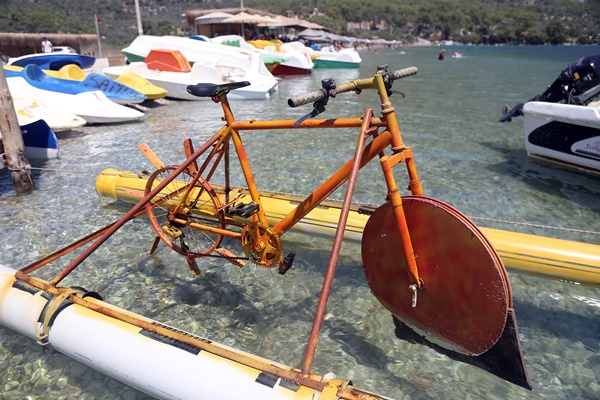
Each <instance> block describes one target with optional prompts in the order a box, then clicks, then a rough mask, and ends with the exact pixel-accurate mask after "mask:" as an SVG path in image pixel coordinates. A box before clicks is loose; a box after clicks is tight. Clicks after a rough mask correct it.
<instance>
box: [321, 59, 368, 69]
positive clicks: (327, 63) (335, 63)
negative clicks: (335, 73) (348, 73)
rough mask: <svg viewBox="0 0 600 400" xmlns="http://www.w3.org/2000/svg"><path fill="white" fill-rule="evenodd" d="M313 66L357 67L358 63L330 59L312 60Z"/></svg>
mask: <svg viewBox="0 0 600 400" xmlns="http://www.w3.org/2000/svg"><path fill="white" fill-rule="evenodd" d="M313 64H315V68H358V67H359V66H360V63H356V62H345V61H332V60H319V59H315V60H313Z"/></svg>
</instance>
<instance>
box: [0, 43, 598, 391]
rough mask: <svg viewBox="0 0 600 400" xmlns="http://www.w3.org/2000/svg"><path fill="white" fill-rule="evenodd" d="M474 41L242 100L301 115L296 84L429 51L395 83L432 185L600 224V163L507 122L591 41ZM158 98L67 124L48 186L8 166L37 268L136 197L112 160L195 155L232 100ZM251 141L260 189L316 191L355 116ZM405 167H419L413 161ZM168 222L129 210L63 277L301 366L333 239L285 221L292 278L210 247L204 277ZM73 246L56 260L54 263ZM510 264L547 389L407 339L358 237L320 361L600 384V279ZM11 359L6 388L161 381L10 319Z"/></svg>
mask: <svg viewBox="0 0 600 400" xmlns="http://www.w3.org/2000/svg"><path fill="white" fill-rule="evenodd" d="M458 50H459V51H461V52H462V53H463V54H464V55H465V57H464V58H462V59H452V58H448V59H447V60H445V61H442V62H440V61H438V60H437V53H438V51H439V49H437V48H433V47H432V48H407V49H405V51H406V54H403V55H399V54H397V53H396V52H395V51H392V50H380V51H379V53H378V54H373V53H368V54H367V53H363V54H362V57H363V60H364V62H363V65H362V66H361V68H360V70H356V69H351V70H329V71H328V70H315V71H314V73H313V74H312V76H310V77H298V78H291V79H284V80H282V81H281V82H280V89H279V91H278V92H277V93H275V94H274V95H273V97H272V98H271V99H270V100H267V101H248V102H236V103H235V104H234V105H233V109H234V112H235V115H236V116H237V118H238V119H248V118H256V119H272V118H283V119H297V118H299V117H301V116H302V115H304V114H306V113H308V112H309V111H310V107H300V108H297V109H290V108H289V107H287V104H286V99H287V98H288V97H289V96H290V95H293V94H300V93H303V92H309V91H314V90H316V89H318V88H319V87H320V81H321V80H322V79H324V78H329V77H333V78H335V79H336V81H337V82H338V83H343V82H345V81H348V80H352V79H356V78H359V77H365V76H368V75H372V74H373V73H375V68H376V66H377V65H380V64H384V63H388V64H389V65H390V68H391V69H399V68H403V67H408V66H411V65H415V66H417V67H419V74H418V75H417V76H416V77H413V78H409V79H406V80H403V81H401V82H399V84H398V85H395V88H396V89H398V90H402V91H403V92H405V93H406V98H405V99H402V98H401V97H400V95H394V96H393V97H392V100H393V101H394V104H395V106H396V109H397V111H398V115H399V120H400V123H401V128H402V134H403V138H404V141H405V143H406V144H407V145H409V146H411V147H413V149H414V153H415V159H416V163H417V167H418V170H419V174H420V177H421V179H422V181H423V185H424V188H425V191H426V194H427V195H430V196H433V197H436V198H439V199H440V200H443V201H446V202H448V203H450V204H452V205H453V206H455V207H457V208H458V209H460V210H461V211H463V212H464V213H465V214H467V215H470V216H474V217H486V218H497V219H503V220H508V221H515V222H531V223H536V224H539V225H546V226H556V227H563V228H572V229H580V230H585V231H595V232H597V231H599V230H600V225H599V224H598V214H600V200H599V199H600V178H598V177H590V176H586V175H582V174H580V173H577V172H573V171H566V170H563V169H560V168H558V167H555V166H548V165H544V164H542V163H539V162H537V161H534V160H528V159H527V157H526V155H525V152H524V138H523V122H522V120H519V119H515V120H514V121H513V122H512V123H510V124H500V123H498V122H497V119H498V118H499V116H500V110H501V109H502V106H503V105H504V104H509V105H511V106H512V105H514V104H516V103H518V102H522V101H524V100H527V99H529V98H530V97H532V96H533V95H535V94H537V93H539V92H541V91H543V90H544V89H545V87H546V86H547V85H548V84H549V83H550V82H552V81H553V80H554V78H555V77H556V76H557V75H558V74H559V72H560V71H561V70H562V69H563V68H564V67H565V66H566V65H567V64H568V63H569V62H571V61H573V60H574V59H576V58H578V57H580V56H581V55H584V54H586V53H588V52H590V50H593V49H592V48H582V47H569V48H551V47H544V48H510V47H506V48H479V47H477V48H471V47H461V48H459V49H458ZM592 52H593V51H592ZM375 99H376V98H375V94H374V93H369V92H365V93H362V94H361V95H358V96H357V95H356V94H352V93H348V94H344V95H340V96H338V97H337V98H335V99H333V100H331V101H330V102H329V104H328V106H327V111H326V112H325V114H324V116H325V117H333V116H336V115H341V116H356V115H359V114H361V113H362V112H363V111H364V109H365V108H366V107H377V105H376V104H375V103H374V101H375ZM158 104H159V105H155V106H153V107H152V108H150V109H148V110H147V111H146V115H145V118H144V121H142V122H138V123H131V124H123V125H115V126H90V127H83V128H81V129H79V130H78V131H75V132H71V133H68V134H66V135H64V134H59V139H60V146H61V154H62V158H61V159H59V160H50V161H46V162H34V163H33V166H34V167H35V168H37V169H35V170H34V173H33V175H34V179H35V181H36V188H37V189H36V191H35V192H34V193H32V194H29V195H21V196H16V195H15V194H14V193H13V192H12V184H11V181H10V178H9V175H8V172H7V171H6V170H3V171H1V172H0V226H2V228H3V235H2V237H1V239H0V241H1V242H0V249H1V250H0V254H1V255H2V257H1V259H0V262H1V263H3V264H5V265H8V266H11V267H14V268H20V267H23V266H25V265H27V264H28V263H30V262H32V261H34V260H36V259H38V258H40V257H41V256H44V255H46V254H48V253H49V252H51V251H53V250H56V249H57V248H59V247H61V246H64V245H66V244H68V243H70V242H71V241H72V240H73V239H74V238H78V237H82V236H84V235H85V234H87V233H90V232H92V231H94V230H96V229H98V228H100V227H102V226H104V225H106V224H108V223H110V222H112V221H114V220H115V219H116V218H118V216H119V215H122V214H123V213H124V212H126V211H127V210H128V209H129V207H130V205H126V204H120V203H117V202H114V201H111V200H108V199H101V198H99V197H98V196H97V194H96V193H95V188H94V182H95V179H96V177H97V175H98V174H99V173H100V172H101V171H102V170H104V169H105V168H109V167H114V168H118V169H121V170H129V171H133V172H140V171H142V170H144V169H146V170H152V166H151V165H150V163H149V162H148V161H147V160H146V159H145V158H144V157H143V156H142V155H141V153H140V152H139V151H138V150H137V148H136V147H137V145H138V144H140V143H147V144H148V145H149V146H150V147H151V148H152V149H154V150H155V151H156V153H157V154H158V155H159V156H160V157H161V158H162V159H163V161H164V162H165V163H167V164H177V163H181V162H182V161H183V159H184V155H183V150H182V141H183V140H184V139H185V138H187V137H192V138H193V139H194V142H195V144H196V147H197V146H198V145H199V144H200V143H202V141H203V140H204V139H206V138H207V137H209V136H210V135H212V133H213V132H214V131H215V130H216V129H218V127H219V126H220V125H221V121H220V120H219V118H220V115H221V114H220V109H219V107H218V105H216V104H213V103H211V102H177V101H169V100H166V101H162V102H160V103H158ZM378 112H379V110H378V109H377V108H376V109H375V113H378ZM243 140H244V143H245V144H246V145H247V147H248V155H249V158H250V162H251V165H252V168H253V170H255V172H256V180H257V183H258V185H259V187H260V188H262V189H265V190H275V191H281V192H291V193H308V192H309V191H310V190H311V189H312V188H314V187H315V185H317V184H319V183H321V182H323V181H324V180H325V179H326V178H327V177H328V176H329V175H330V174H331V173H332V172H333V171H335V170H336V169H337V168H339V166H340V165H342V164H343V163H344V162H345V161H346V160H347V159H348V158H349V157H351V156H352V154H353V152H354V146H355V145H356V132H355V131H352V130H350V131H349V130H328V131H318V130H306V131H305V130H288V131H277V132H275V131H272V132H246V133H244V134H243ZM379 176H380V168H379V166H378V165H376V163H375V164H374V165H369V166H368V167H367V168H366V169H365V170H363V171H361V172H360V174H359V181H358V185H357V191H356V200H357V201H360V202H367V203H371V204H380V203H382V202H383V197H384V195H385V192H386V190H385V186H384V184H383V182H382V180H381V179H380V178H379ZM238 179H239V178H238ZM398 179H399V180H400V181H404V180H405V179H406V177H405V173H404V171H402V168H399V172H398ZM238 183H239V182H238ZM334 197H336V198H338V199H339V198H341V197H342V194H338V193H336V194H334ZM482 225H485V226H489V227H493V228H499V229H507V230H517V231H521V232H526V233H535V234H538V235H545V236H552V237H558V238H563V239H570V240H580V241H585V242H589V243H595V244H600V239H599V236H598V235H595V234H589V233H580V232H566V231H556V230H548V229H541V228H537V227H528V226H520V225H512V224H497V223H493V224H492V223H488V222H485V224H484V223H483V222H482ZM153 239H154V235H153V233H152V231H151V229H150V227H149V225H148V223H147V221H146V220H144V219H141V220H139V221H134V222H132V223H129V224H127V225H126V226H125V227H124V228H123V229H122V231H120V232H118V233H117V234H116V235H115V236H114V237H113V238H111V239H110V240H109V242H108V243H107V244H106V245H105V246H103V248H101V249H100V250H99V251H98V252H97V254H95V255H93V256H92V257H90V259H89V260H88V261H86V262H84V263H83V264H82V266H80V267H79V269H78V270H76V272H75V273H74V274H73V276H72V277H69V278H68V279H67V280H66V281H65V284H69V285H78V286H84V287H86V288H87V289H89V290H94V291H97V292H99V293H101V294H102V296H103V297H104V299H105V300H107V301H108V302H110V303H112V304H116V305H118V306H120V307H123V308H125V309H128V310H132V311H134V312H136V313H139V314H142V315H145V316H148V317H150V318H154V319H156V320H158V321H161V322H164V323H167V324H170V325H174V326H177V327H179V328H181V329H184V330H187V331H190V332H193V333H195V334H198V335H201V336H206V337H208V338H211V339H214V340H216V341H219V342H221V343H224V344H226V345H230V346H233V347H236V348H239V349H242V350H245V351H249V352H251V353H255V354H258V355H260V356H263V357H265V358H268V359H272V360H274V361H278V362H281V363H284V364H288V365H292V366H296V367H297V366H299V365H300V363H301V360H302V356H303V354H304V343H305V342H306V339H307V337H308V334H309V332H310V326H311V323H312V315H313V313H314V310H315V308H316V302H317V299H318V293H319V291H320V287H321V285H322V281H323V275H324V271H325V267H326V265H327V260H328V257H329V252H330V249H331V240H330V239H323V238H317V237H309V236H306V235H300V234H295V233H288V234H286V235H285V237H284V248H285V252H286V253H287V252H294V253H296V260H295V263H294V267H293V268H292V269H291V270H290V271H289V272H288V273H287V274H286V275H285V276H283V277H282V276H280V275H279V274H278V273H277V272H276V271H275V270H265V269H262V268H259V267H255V266H252V265H248V266H246V267H245V268H243V269H242V270H237V269H236V268H235V267H233V266H231V265H229V264H228V263H222V262H220V261H219V260H218V259H207V260H202V263H201V269H202V271H203V275H202V276H201V277H200V278H197V279H193V278H192V277H191V276H190V274H189V270H188V268H187V265H186V263H185V260H182V259H181V257H178V256H176V255H175V254H171V253H170V252H168V251H167V249H166V248H165V247H164V246H161V248H160V249H159V251H158V252H157V253H156V254H154V255H152V256H150V255H149V254H148V251H149V248H150V245H151V243H152V241H153ZM232 246H233V244H232V245H231V246H230V247H232ZM67 262H68V261H67V260H63V261H60V262H58V263H57V265H56V266H54V267H53V271H49V272H44V273H42V274H40V276H42V277H45V276H46V275H47V276H51V274H50V272H55V271H56V270H57V269H58V268H64V266H65V265H66V263H67ZM509 277H510V280H511V284H512V289H513V295H514V303H515V309H516V315H517V320H518V323H519V328H520V336H521V340H522V345H523V351H524V354H525V361H526V363H527V367H528V371H529V374H530V377H531V381H532V383H533V386H534V391H533V392H528V391H525V390H522V389H520V388H517V387H515V386H513V385H511V384H508V383H506V382H504V381H502V380H500V379H498V378H496V377H494V376H491V375H490V374H487V373H485V372H483V371H481V370H478V369H476V368H474V367H471V366H468V365H465V364H461V363H458V362H455V361H452V360H450V359H448V358H447V357H445V356H441V355H439V354H438V353H436V352H435V351H433V350H431V349H429V348H425V347H424V346H420V345H417V344H411V343H406V342H402V341H399V340H397V339H396V338H395V336H394V326H393V322H392V319H391V316H390V315H389V313H388V312H386V310H385V309H384V308H383V307H382V306H381V305H380V304H379V303H378V302H377V300H376V299H375V298H374V297H373V296H372V295H371V294H370V291H369V288H368V285H367V283H366V281H365V278H364V274H363V272H362V265H361V256H360V246H359V245H358V244H355V243H347V244H344V246H343V249H342V255H341V257H340V260H339V266H338V268H337V273H336V279H335V281H334V286H333V290H332V293H331V297H330V301H329V303H328V309H327V310H328V311H327V318H326V321H325V325H324V327H323V331H322V335H321V339H320V341H319V346H318V349H317V358H316V359H315V362H314V371H315V372H317V373H320V374H324V373H326V372H328V371H330V370H333V371H334V372H336V374H337V375H338V376H339V377H341V378H347V379H352V380H353V382H354V383H355V384H356V385H357V386H359V387H364V388H367V389H371V390H373V391H377V392H380V393H382V394H384V395H387V396H390V397H392V398H435V399H439V398H444V399H464V398H472V399H479V398H497V399H507V398H509V399H513V398H515V399H523V398H526V399H528V398H531V399H534V398H542V397H543V398H551V399H573V398H590V399H592V398H599V397H600V386H599V385H598V382H599V381H600V369H599V368H598V365H600V354H599V348H600V336H599V335H598V332H600V312H599V308H598V301H600V300H599V299H600V295H599V293H598V289H595V288H588V287H582V286H578V285H570V284H564V283H560V282H554V281H548V280H544V279H539V278H535V277H528V276H519V275H516V274H512V273H510V274H509ZM0 369H1V370H2V371H3V373H2V374H0V392H2V394H0V398H6V399H8V398H23V397H26V396H31V397H33V398H35V397H39V398H67V397H69V396H77V397H87V398H111V399H115V398H116V399H118V398H127V399H142V398H144V397H145V396H144V395H143V394H142V393H140V392H137V391H135V390H133V389H131V388H128V387H126V386H124V385H122V384H120V383H118V382H116V381H114V380H112V379H110V378H107V377H105V376H103V375H102V374H100V373H97V372H95V371H93V370H91V369H88V368H87V367H84V366H82V365H81V364H79V363H77V362H74V361H71V360H69V359H67V358H66V357H63V356H62V355H60V354H57V353H52V354H45V355H44V354H41V350H40V348H39V347H38V346H37V345H36V344H35V343H34V342H33V341H30V340H28V339H24V338H23V337H20V336H19V335H16V334H14V333H13V332H11V331H9V330H8V329H5V328H0Z"/></svg>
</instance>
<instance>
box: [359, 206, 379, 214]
mask: <svg viewBox="0 0 600 400" xmlns="http://www.w3.org/2000/svg"><path fill="white" fill-rule="evenodd" d="M375 210H376V208H375V207H369V206H360V207H358V213H359V214H364V215H371V214H373V213H374V212H375Z"/></svg>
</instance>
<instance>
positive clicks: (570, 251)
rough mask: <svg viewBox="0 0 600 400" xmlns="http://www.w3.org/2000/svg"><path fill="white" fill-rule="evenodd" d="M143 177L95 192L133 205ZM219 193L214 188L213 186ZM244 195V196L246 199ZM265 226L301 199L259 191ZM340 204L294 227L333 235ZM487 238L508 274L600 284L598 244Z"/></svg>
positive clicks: (360, 219)
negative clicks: (265, 221)
mask: <svg viewBox="0 0 600 400" xmlns="http://www.w3.org/2000/svg"><path fill="white" fill-rule="evenodd" d="M147 178H148V176H147V175H143V174H135V173H133V172H129V171H119V170H116V169H113V168H109V169H106V170H104V171H102V172H101V173H100V175H99V176H98V178H97V180H96V191H97V192H98V194H99V195H100V196H104V197H111V198H115V199H119V200H123V201H127V202H132V203H137V202H138V201H139V200H140V199H141V198H142V197H144V189H145V187H146V182H147ZM215 189H216V190H217V193H218V188H217V187H215ZM237 190H238V191H239V195H240V196H242V197H241V198H240V201H241V202H244V201H250V197H249V194H247V193H245V191H244V190H243V189H237ZM243 196H247V197H248V198H245V197H243ZM261 197H262V202H263V205H264V207H265V212H266V214H267V218H268V219H269V223H273V224H275V223H276V222H278V221H279V220H280V219H281V218H283V216H285V215H286V214H287V213H289V212H290V211H291V210H292V209H293V208H294V207H295V206H296V205H297V204H298V201H299V200H300V198H299V197H294V196H289V195H281V194H268V193H261ZM340 208H341V205H340V204H337V203H333V202H328V203H324V204H323V205H322V206H319V207H317V208H315V209H314V210H312V211H311V212H310V213H309V214H308V215H307V216H306V217H305V218H304V219H303V220H302V221H300V223H298V224H296V225H295V226H294V228H293V229H295V230H296V231H299V232H304V233H308V234H312V235H320V236H327V237H330V236H333V235H334V234H335V231H336V228H337V223H338V221H339V216H340V215H339V214H340ZM368 218H369V215H366V214H364V213H361V208H360V207H353V208H352V209H351V211H350V215H349V217H348V222H347V224H346V230H345V233H344V239H346V240H351V241H356V242H360V240H361V238H362V232H363V229H364V226H365V224H366V222H367V220H368ZM480 229H481V231H482V232H483V233H484V234H485V235H486V236H487V237H488V239H489V240H490V242H491V243H492V245H493V246H494V248H495V249H496V251H497V252H498V254H499V255H500V257H501V258H502V261H503V262H504V265H505V266H506V268H507V269H508V270H509V271H513V272H518V273H523V274H528V275H536V276H541V277H545V278H551V279H558V280H563V281H567V282H574V283H579V284H582V285H591V286H600V246H599V245H593V244H587V243H580V242H574V241H569V240H562V239H555V238H549V237H543V236H535V235H530V234H524V233H517V232H509V231H503V230H498V229H490V228H480Z"/></svg>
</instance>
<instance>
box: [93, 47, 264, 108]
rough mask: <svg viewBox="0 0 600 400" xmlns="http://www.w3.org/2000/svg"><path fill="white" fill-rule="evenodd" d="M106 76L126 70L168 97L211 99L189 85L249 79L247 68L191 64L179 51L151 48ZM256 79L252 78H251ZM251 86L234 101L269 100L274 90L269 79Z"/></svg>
mask: <svg viewBox="0 0 600 400" xmlns="http://www.w3.org/2000/svg"><path fill="white" fill-rule="evenodd" d="M103 72H104V74H105V75H106V76H109V77H112V78H117V77H119V76H122V75H123V74H126V73H135V74H137V75H139V76H141V77H142V78H144V79H146V80H148V81H150V82H151V83H152V84H153V85H156V86H158V87H161V88H163V89H165V90H166V91H167V97H170V98H174V99H180V100H209V98H208V97H198V96H193V95H191V94H189V93H188V92H187V87H188V85H194V84H197V83H198V82H203V83H214V84H224V83H229V82H237V81H246V80H248V79H246V71H245V70H244V69H242V68H237V67H234V66H228V67H225V66H223V65H221V66H210V65H206V64H201V63H195V64H194V65H193V66H190V64H189V62H188V60H187V59H186V58H185V56H184V55H183V54H182V53H181V52H180V51H179V50H163V49H155V50H151V51H150V53H149V54H148V56H147V57H146V58H145V59H144V61H143V62H132V63H130V64H129V65H123V66H115V67H107V68H104V70H103ZM251 78H252V77H251ZM249 82H250V86H246V87H244V88H241V89H238V90H235V91H232V92H231V93H230V95H229V97H230V99H231V100H266V99H268V98H269V97H270V96H271V95H270V92H271V91H272V90H273V86H272V83H271V82H270V81H268V80H265V79H260V80H255V81H253V82H252V81H249Z"/></svg>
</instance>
